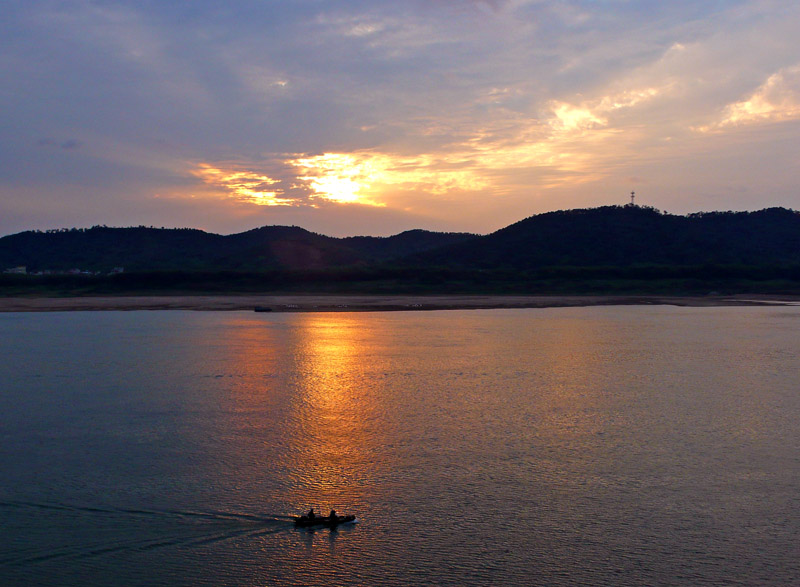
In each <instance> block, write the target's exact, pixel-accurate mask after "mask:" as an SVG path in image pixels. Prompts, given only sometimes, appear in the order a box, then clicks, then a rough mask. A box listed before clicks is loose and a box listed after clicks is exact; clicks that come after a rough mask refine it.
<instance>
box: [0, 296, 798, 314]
mask: <svg viewBox="0 0 800 587" xmlns="http://www.w3.org/2000/svg"><path fill="white" fill-rule="evenodd" d="M775 304H778V305H781V304H800V296H755V295H738V296H614V295H606V296H596V295H595V296H592V295H587V296H578V295H576V296H564V295H555V296H543V295H539V296H524V295H508V296H502V295H429V296H413V295H396V296H391V295H386V296H380V295H274V296H271V295H263V296H259V295H241V296H234V295H229V296H225V295H198V296H192V295H179V296H102V297H100V296H98V297H94V296H86V297H64V298H50V297H9V298H0V312H64V311H102V310H199V311H204V310H205V311H226V310H228V311H229V310H239V311H241V310H249V311H252V310H254V309H255V308H259V309H264V310H267V311H274V312H362V311H420V310H468V309H492V308H553V307H577V306H602V305H674V306H692V307H702V306H753V305H775Z"/></svg>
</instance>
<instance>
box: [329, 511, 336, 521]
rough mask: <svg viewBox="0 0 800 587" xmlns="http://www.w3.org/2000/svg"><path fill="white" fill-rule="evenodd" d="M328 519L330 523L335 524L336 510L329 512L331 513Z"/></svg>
mask: <svg viewBox="0 0 800 587" xmlns="http://www.w3.org/2000/svg"><path fill="white" fill-rule="evenodd" d="M328 519H329V520H330V521H331V522H335V521H336V510H331V513H330V515H329V516H328Z"/></svg>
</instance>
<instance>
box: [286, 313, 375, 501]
mask: <svg viewBox="0 0 800 587" xmlns="http://www.w3.org/2000/svg"><path fill="white" fill-rule="evenodd" d="M301 320H302V326H301V331H302V346H301V347H300V348H299V349H298V359H297V360H298V363H297V373H296V377H297V379H296V386H297V396H296V398H297V400H296V405H295V412H294V414H293V421H294V424H295V426H296V427H297V429H298V430H297V431H296V433H295V439H296V440H297V444H296V446H295V452H294V458H296V463H295V464H296V467H295V469H294V476H295V482H296V490H297V492H298V501H299V502H300V503H308V504H309V505H314V506H318V507H321V508H329V507H335V508H339V509H340V511H341V510H342V509H343V508H346V507H354V506H356V505H357V503H359V502H360V501H361V497H360V489H361V488H363V486H364V485H365V483H366V482H367V481H368V479H369V477H370V476H371V475H372V471H371V467H374V466H375V464H376V463H375V462H374V461H373V460H372V459H371V458H370V453H371V449H372V447H371V444H372V442H373V439H374V438H375V434H374V430H372V428H374V425H375V422H376V417H375V413H376V411H378V409H379V408H378V399H379V393H380V390H379V388H378V387H377V386H376V378H375V377H373V376H371V375H368V374H367V372H368V371H369V370H370V369H371V368H372V367H374V364H370V357H369V356H367V352H368V348H369V346H370V343H369V340H368V337H369V336H370V335H369V330H368V329H364V328H363V325H362V324H361V320H360V318H359V315H358V314H347V315H346V314H341V313H310V314H307V315H305V316H303V317H302V319H301ZM367 381H370V382H371V383H370V386H369V387H367V386H366V385H365V384H366V382H367Z"/></svg>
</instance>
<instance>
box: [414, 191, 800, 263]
mask: <svg viewBox="0 0 800 587" xmlns="http://www.w3.org/2000/svg"><path fill="white" fill-rule="evenodd" d="M409 262H410V264H412V265H415V264H419V265H423V266H430V265H446V266H448V267H460V268H473V269H502V268H508V269H516V270H528V269H536V268H542V267H563V266H571V267H598V266H610V267H630V266H634V265H665V266H689V265H754V266H763V265H785V264H798V263H800V214H799V213H798V212H795V211H792V210H787V209H784V208H769V209H765V210H760V211H758V212H702V213H696V214H690V215H688V216H676V215H672V214H664V213H661V212H659V211H658V210H655V209H653V208H649V207H642V206H607V207H602V208H592V209H583V210H569V211H560V212H549V213H545V214H539V215H537V216H532V217H530V218H526V219H525V220H521V221H519V222H517V223H515V224H512V225H510V226H507V227H506V228H503V229H501V230H498V231H497V232H495V233H492V234H490V235H487V236H484V237H481V238H478V239H473V240H470V241H467V242H462V243H459V244H454V245H452V246H449V247H446V248H441V249H437V250H435V251H430V252H427V253H422V254H419V255H415V256H413V257H412V258H410V259H409Z"/></svg>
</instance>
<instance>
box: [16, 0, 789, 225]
mask: <svg viewBox="0 0 800 587" xmlns="http://www.w3.org/2000/svg"><path fill="white" fill-rule="evenodd" d="M0 12H1V13H2V18H0V235H4V234H11V233H15V232H20V231H23V230H30V229H39V230H45V229H51V228H62V227H89V226H94V225H108V226H138V225H145V226H157V227H161V226H164V227H192V228H200V229H203V230H206V231H210V232H216V233H221V234H230V233H235V232H242V231H245V230H249V229H252V228H255V227H259V226H264V225H297V226H302V227H303V228H306V229H308V230H312V231H314V232H318V233H322V234H326V235H330V236H353V235H374V236H387V235H391V234H396V233H399V232H401V231H404V230H409V229H414V228H423V229H428V230H439V231H458V232H475V233H482V234H485V233H489V232H492V231H495V230H498V229H500V228H502V227H504V226H506V225H508V224H511V223H513V222H516V221H518V220H521V219H523V218H526V217H528V216H532V215H534V214H539V213H543V212H548V211H552V210H562V209H572V208H587V207H595V206H604V205H615V204H620V205H621V204H626V203H628V202H629V201H630V193H631V191H635V193H636V203H637V204H641V205H648V206H654V207H655V208H658V209H660V210H663V211H665V212H670V213H674V214H686V213H690V212H698V211H710V210H759V209H762V208H766V207H772V206H784V207H788V208H794V209H797V208H800V190H799V189H798V179H799V178H800V34H799V30H798V23H800V2H797V1H796V0H785V1H780V0H741V1H737V0H729V1H723V0H715V1H710V0H709V1H701V0H693V1H684V0H673V1H670V2H664V1H661V0H658V1H654V0H643V1H634V0H594V1H588V0H565V1H542V0H508V1H505V0H479V1H471V0H425V1H423V0H419V1H416V0H393V1H380V0H369V1H366V0H365V1H356V0H348V1H320V0H291V1H289V0H274V1H272V0H259V1H256V0H237V1H234V2H231V1H226V2H223V1H210V0H172V1H169V2H164V1H163V0H158V1H150V0H136V1H132V0H131V1H108V2H106V1H88V0H62V1H50V0H3V2H2V7H1V8H0Z"/></svg>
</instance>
